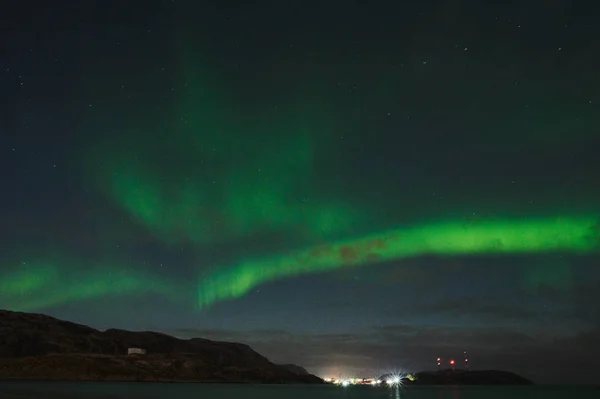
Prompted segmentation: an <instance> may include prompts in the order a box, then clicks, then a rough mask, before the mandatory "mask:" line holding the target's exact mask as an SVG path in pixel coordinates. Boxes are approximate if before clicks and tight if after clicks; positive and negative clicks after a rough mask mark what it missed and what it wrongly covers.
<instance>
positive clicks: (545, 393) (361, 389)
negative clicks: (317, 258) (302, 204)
mask: <svg viewBox="0 0 600 399" xmlns="http://www.w3.org/2000/svg"><path fill="white" fill-rule="evenodd" d="M0 398H2V399H4V398H6V399H77V398H86V399H146V398H147V399H188V398H190V399H191V398H193V399H200V398H201V399H212V398H215V399H304V398H308V399H329V398H340V399H342V398H348V399H352V398H356V399H359V398H365V399H371V398H373V399H374V398H389V399H400V398H402V399H555V398H556V399H558V398H560V399H587V398H590V399H592V398H594V399H599V398H600V388H595V387H566V386H523V387H509V386H502V387H494V386H490V387H479V386H418V387H415V386H412V387H405V388H390V387H386V386H378V387H371V386H349V387H340V386H333V385H251V384H183V383H111V382H106V383H96V382H83V383H82V382H0Z"/></svg>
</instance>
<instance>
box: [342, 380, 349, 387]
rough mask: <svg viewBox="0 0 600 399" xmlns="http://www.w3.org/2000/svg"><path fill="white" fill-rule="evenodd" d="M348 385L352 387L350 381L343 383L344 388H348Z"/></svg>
mask: <svg viewBox="0 0 600 399" xmlns="http://www.w3.org/2000/svg"><path fill="white" fill-rule="evenodd" d="M348 385H350V381H348V380H344V381H342V386H343V387H347V386H348Z"/></svg>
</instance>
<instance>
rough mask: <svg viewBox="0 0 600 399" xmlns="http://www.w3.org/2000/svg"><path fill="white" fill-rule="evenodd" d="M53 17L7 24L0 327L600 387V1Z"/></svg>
mask: <svg viewBox="0 0 600 399" xmlns="http://www.w3.org/2000/svg"><path fill="white" fill-rule="evenodd" d="M52 3H53V2H50V1H44V2H42V1H26V0H24V1H20V2H18V3H17V2H15V4H14V7H13V8H12V9H11V10H10V11H8V10H5V11H3V12H2V15H1V16H0V26H1V28H0V166H1V169H0V170H1V172H0V176H1V185H0V190H1V196H0V220H1V223H0V238H1V240H0V308H6V309H11V310H20V311H28V312H29V311H31V312H40V313H46V314H50V315H52V316H55V317H59V318H65V319H69V320H72V321H75V322H80V323H84V324H88V325H91V326H93V327H96V328H101V329H104V328H109V327H116V328H125V329H134V330H154V331H162V332H165V333H169V334H172V335H175V336H178V337H182V338H189V337H193V336H201V337H207V338H212V339H221V340H235V341H241V342H245V343H248V344H250V345H251V346H252V347H253V348H254V349H256V350H258V351H259V352H261V353H262V354H264V355H266V356H267V357H269V358H270V359H271V360H273V361H275V362H285V363H288V362H289V363H297V364H300V365H302V366H305V367H306V368H307V369H308V370H309V371H311V372H313V373H315V374H318V375H320V376H323V377H327V376H335V377H337V376H338V375H342V376H350V375H356V374H359V375H361V376H372V375H379V374H378V373H384V372H389V371H397V370H411V371H414V370H420V369H427V368H428V369H435V367H436V366H435V359H436V357H438V356H440V357H442V358H444V359H449V358H450V357H455V358H456V359H459V360H460V359H462V353H463V351H464V350H467V351H469V356H470V363H471V367H472V368H496V369H506V370H509V371H514V372H517V373H521V374H523V375H524V376H526V377H530V378H533V379H534V380H535V381H537V382H555V383H556V382H560V383H563V382H564V383H590V382H597V370H598V369H597V365H598V358H599V356H600V339H599V337H600V309H599V305H598V304H599V303H600V291H599V290H598V289H597V287H598V284H599V283H600V72H599V71H600V25H599V22H598V18H597V15H599V14H598V13H600V4H598V3H599V2H597V1H589V2H586V1H566V0H530V1H516V0H515V1H508V0H503V1H468V0H462V1H461V0H436V1H433V0H429V1H426V0H422V1H418V2H417V1H395V2H392V1H386V2H376V1H373V2H366V1H351V0H345V1H323V2H315V3H311V2H296V1H291V2H285V1H256V2H255V1H219V2H213V3H214V4H213V5H208V4H207V3H208V2H201V1H189V2H186V1H181V0H174V1H172V0H162V1H159V0H151V1H150V0H148V1H102V2H97V1H85V0H84V1H75V0H73V1H63V2H61V4H63V5H64V6H61V7H57V6H53V5H52ZM594 369H595V370H594Z"/></svg>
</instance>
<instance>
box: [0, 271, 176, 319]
mask: <svg viewBox="0 0 600 399" xmlns="http://www.w3.org/2000/svg"><path fill="white" fill-rule="evenodd" d="M59 263H60V264H59ZM81 263H83V262H81ZM181 288H182V287H181V286H180V285H176V284H174V283H172V282H168V281H167V280H166V279H165V278H164V277H160V276H157V275H153V274H151V273H147V272H142V271H136V270H132V269H130V268H127V267H126V266H125V265H119V266H115V265H94V266H93V267H90V265H88V264H86V266H85V267H81V264H79V265H78V264H76V263H73V262H65V261H62V262H57V264H53V263H51V262H50V261H46V262H32V263H31V264H27V265H21V267H19V268H17V269H15V270H14V271H12V272H8V273H6V274H4V275H3V276H2V278H1V279H0V303H2V306H3V307H6V308H9V309H12V310H19V311H32V310H36V309H44V308H48V307H50V306H54V305H59V304H63V303H68V302H72V301H77V300H86V299H92V298H101V297H104V296H111V295H126V294H134V295H143V294H158V295H161V296H163V297H166V298H169V299H171V300H172V301H181V300H183V299H184V295H185V294H183V293H182V289H181Z"/></svg>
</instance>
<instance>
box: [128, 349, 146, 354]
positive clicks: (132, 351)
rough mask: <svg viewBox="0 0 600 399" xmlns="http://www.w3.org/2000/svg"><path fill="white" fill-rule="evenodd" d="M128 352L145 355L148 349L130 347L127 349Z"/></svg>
mask: <svg viewBox="0 0 600 399" xmlns="http://www.w3.org/2000/svg"><path fill="white" fill-rule="evenodd" d="M127 354H128V355H145V354H146V349H142V348H128V349H127Z"/></svg>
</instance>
